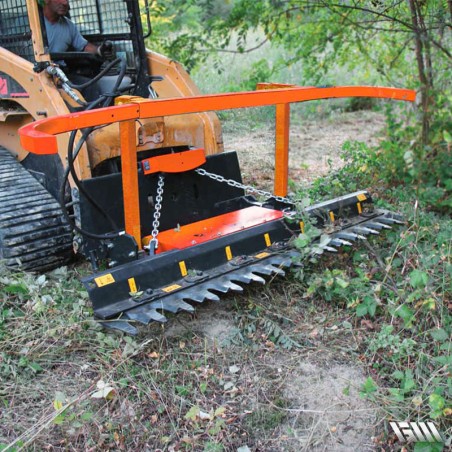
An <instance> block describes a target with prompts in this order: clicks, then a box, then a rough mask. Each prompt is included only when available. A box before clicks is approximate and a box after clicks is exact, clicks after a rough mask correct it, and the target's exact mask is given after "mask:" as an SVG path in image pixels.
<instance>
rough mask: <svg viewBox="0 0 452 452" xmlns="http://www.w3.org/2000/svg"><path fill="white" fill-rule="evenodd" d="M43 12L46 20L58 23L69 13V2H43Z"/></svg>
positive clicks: (63, 0) (58, 0) (61, 0)
mask: <svg viewBox="0 0 452 452" xmlns="http://www.w3.org/2000/svg"><path fill="white" fill-rule="evenodd" d="M43 3H44V5H43V8H42V9H43V12H44V16H45V17H46V19H47V20H48V21H50V22H56V21H58V19H59V18H60V17H63V16H65V15H66V14H67V13H68V12H69V0H43Z"/></svg>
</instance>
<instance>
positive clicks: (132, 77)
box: [0, 0, 152, 101]
mask: <svg viewBox="0 0 452 452" xmlns="http://www.w3.org/2000/svg"><path fill="white" fill-rule="evenodd" d="M2 3H3V4H2V10H1V14H0V31H1V35H0V45H1V46H2V47H4V48H6V49H8V50H10V51H11V52H13V53H15V54H16V55H18V56H21V57H22V58H25V59H26V60H28V61H30V62H32V63H35V59H34V52H33V45H32V37H31V31H30V25H29V18H28V14H27V4H26V0H2ZM144 6H145V11H146V18H147V25H146V27H147V29H148V31H147V33H146V34H144V33H143V26H142V23H141V17H142V11H140V7H139V2H138V0H83V1H73V2H71V8H70V19H71V21H72V22H74V24H75V25H76V26H77V28H78V29H79V31H80V33H81V34H82V36H83V37H84V38H86V39H87V40H88V42H91V43H93V44H95V45H97V46H99V45H101V44H102V43H103V42H105V41H111V42H112V44H113V49H114V51H115V57H116V58H114V59H118V63H117V64H113V65H111V64H110V63H112V61H111V60H110V61H105V60H103V59H102V58H100V57H98V56H97V55H94V54H90V53H88V52H64V53H55V54H50V57H51V60H52V61H53V62H56V63H58V64H61V68H62V69H63V70H64V72H65V74H66V75H67V76H68V78H69V80H70V81H71V82H72V83H73V84H74V85H78V86H80V85H86V84H88V86H87V87H86V88H83V89H81V90H80V91H81V92H82V94H83V95H84V97H85V99H86V100H87V101H92V100H95V99H96V98H98V96H99V95H100V94H103V93H111V92H112V90H113V88H114V87H115V84H116V81H117V80H118V75H119V74H120V72H121V70H122V72H124V74H122V75H121V77H122V81H121V84H120V86H119V89H118V90H117V92H124V93H126V94H131V95H137V96H141V97H149V95H150V93H152V89H151V88H150V82H151V80H152V78H151V77H150V76H149V74H148V63H147V57H146V49H145V46H144V38H146V37H148V36H150V30H151V27H150V19H149V8H148V4H147V0H145V2H144ZM40 22H41V30H42V31H43V41H44V45H45V46H46V45H47V37H46V32H45V24H44V18H43V14H42V10H41V8H40ZM121 65H125V68H121ZM106 68H107V69H106ZM103 71H105V73H104V74H103V76H102V77H101V78H100V80H98V81H96V82H95V83H92V84H89V81H90V80H92V79H93V78H95V77H96V76H97V75H98V74H99V73H101V72H103Z"/></svg>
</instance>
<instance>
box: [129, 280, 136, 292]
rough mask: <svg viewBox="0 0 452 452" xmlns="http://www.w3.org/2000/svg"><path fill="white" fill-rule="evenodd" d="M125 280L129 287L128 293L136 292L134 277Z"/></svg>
mask: <svg viewBox="0 0 452 452" xmlns="http://www.w3.org/2000/svg"><path fill="white" fill-rule="evenodd" d="M127 282H128V283H129V289H130V293H137V292H138V290H137V284H136V282H135V278H129V279H128V280H127Z"/></svg>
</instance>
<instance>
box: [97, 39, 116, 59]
mask: <svg viewBox="0 0 452 452" xmlns="http://www.w3.org/2000/svg"><path fill="white" fill-rule="evenodd" d="M97 54H98V55H99V56H100V57H102V58H103V59H105V60H113V59H114V57H115V49H114V48H113V43H112V42H111V41H104V42H103V43H102V44H101V45H100V46H99V47H98V48H97Z"/></svg>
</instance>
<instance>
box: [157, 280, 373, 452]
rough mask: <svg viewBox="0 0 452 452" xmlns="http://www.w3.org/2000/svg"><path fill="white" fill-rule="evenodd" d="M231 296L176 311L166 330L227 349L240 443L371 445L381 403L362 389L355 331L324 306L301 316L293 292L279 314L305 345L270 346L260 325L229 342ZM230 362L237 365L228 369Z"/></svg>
mask: <svg viewBox="0 0 452 452" xmlns="http://www.w3.org/2000/svg"><path fill="white" fill-rule="evenodd" d="M281 284H283V283H281ZM250 290H251V292H252V293H254V292H257V289H256V288H254V289H253V288H250ZM273 293H275V292H273ZM251 296H252V295H251ZM276 297H277V298H275V299H273V301H272V302H271V303H272V309H276V310H279V309H280V306H278V304H279V303H284V300H283V297H281V298H279V295H276ZM231 298H233V297H229V298H227V299H226V300H223V301H221V302H220V303H208V304H205V305H203V306H202V308H200V309H198V310H197V313H196V318H195V319H193V318H192V319H188V318H185V319H184V318H183V317H180V316H178V319H179V320H180V321H177V320H176V319H175V320H176V321H174V322H173V323H172V324H171V325H169V327H168V328H167V329H166V335H167V336H169V337H173V338H174V337H178V336H181V335H182V336H183V334H184V333H185V334H187V333H189V332H190V333H193V334H194V335H195V336H196V337H198V338H200V339H201V340H203V341H205V344H206V349H208V350H212V349H216V350H217V353H219V354H220V355H221V354H224V355H227V356H228V358H226V359H225V361H224V364H223V365H225V366H226V367H225V368H224V369H223V370H224V373H225V375H227V377H226V378H225V380H227V383H226V385H229V386H225V387H228V388H229V389H232V390H233V391H236V395H235V397H234V402H232V403H233V404H234V405H235V406H236V410H237V411H238V412H242V413H246V414H245V415H244V416H243V421H242V426H243V429H244V430H245V431H247V432H248V435H246V436H244V445H246V446H248V447H249V450H250V451H267V450H268V451H270V450H271V451H275V452H277V451H281V452H282V451H293V452H295V451H302V450H304V451H344V452H345V451H350V450H359V451H363V452H365V451H371V450H374V447H375V445H374V444H373V439H372V438H373V437H374V436H376V424H377V423H378V420H377V411H378V407H376V406H375V405H373V404H372V403H371V402H370V401H368V400H366V399H363V398H361V397H360V396H359V387H360V386H361V385H362V384H363V383H364V381H365V379H366V378H367V376H366V373H365V370H364V369H363V368H362V366H361V365H360V364H359V361H357V360H356V357H355V356H354V355H353V354H352V353H350V352H352V350H356V346H357V344H356V342H355V341H356V339H355V337H354V336H353V334H352V333H351V332H350V331H345V330H343V329H341V328H338V327H336V326H332V327H331V326H328V327H326V326H325V325H331V323H330V322H332V321H334V320H336V321H337V318H336V319H334V314H333V313H331V312H329V311H323V312H322V310H323V309H325V307H323V308H322V309H319V310H316V311H313V312H312V313H306V312H304V313H303V314H301V315H302V316H303V320H301V319H300V311H302V310H303V311H304V310H305V307H303V305H302V304H303V301H302V300H301V299H300V300H294V299H293V300H292V303H294V305H293V307H292V308H291V309H292V312H286V311H285V310H284V309H285V307H281V308H282V309H281V311H282V314H281V315H284V316H286V317H289V316H291V317H292V318H293V320H294V321H299V323H297V326H296V327H295V329H296V334H297V336H299V337H306V338H308V340H307V341H306V344H305V346H302V347H300V348H294V349H291V350H285V349H284V348H283V347H274V346H273V344H271V343H270V342H269V341H266V339H265V335H264V334H261V333H262V332H260V331H256V333H255V334H251V335H249V338H250V343H249V345H248V346H247V345H246V344H245V343H243V342H242V343H239V344H238V345H237V343H236V344H235V345H234V340H233V339H234V338H237V332H238V331H239V330H240V323H243V322H240V320H239V319H237V318H236V317H235V316H234V313H236V311H235V310H234V307H233V301H232V300H231ZM243 301H244V300H242V299H240V300H239V303H242V302H243ZM306 311H307V309H306ZM289 329H290V327H288V329H287V332H289ZM247 348H248V350H249V351H247ZM228 366H232V367H233V368H234V369H233V370H232V373H231V371H230V369H231V367H229V368H228Z"/></svg>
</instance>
